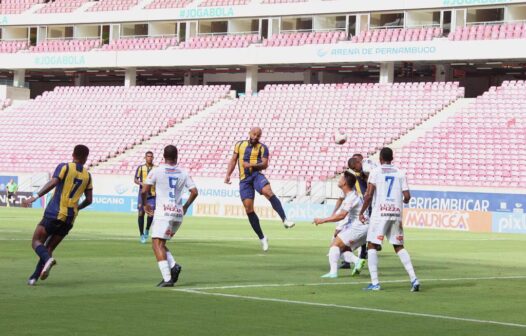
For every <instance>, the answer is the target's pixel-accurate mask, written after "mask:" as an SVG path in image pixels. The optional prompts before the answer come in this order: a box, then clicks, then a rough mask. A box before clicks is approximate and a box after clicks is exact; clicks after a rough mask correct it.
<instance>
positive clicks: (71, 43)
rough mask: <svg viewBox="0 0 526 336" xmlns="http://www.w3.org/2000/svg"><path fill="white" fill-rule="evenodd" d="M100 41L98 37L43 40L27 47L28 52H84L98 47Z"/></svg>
mask: <svg viewBox="0 0 526 336" xmlns="http://www.w3.org/2000/svg"><path fill="white" fill-rule="evenodd" d="M101 45H102V41H101V40H99V39H86V40H45V41H43V42H39V43H37V45H36V46H34V47H33V46H32V47H29V51H30V52H39V53H46V52H86V51H90V50H92V49H95V48H100V47H101Z"/></svg>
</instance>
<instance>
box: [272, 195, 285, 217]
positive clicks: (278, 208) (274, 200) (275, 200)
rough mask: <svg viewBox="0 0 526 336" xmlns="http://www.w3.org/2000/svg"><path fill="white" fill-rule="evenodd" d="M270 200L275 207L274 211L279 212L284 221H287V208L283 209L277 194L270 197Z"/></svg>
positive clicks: (273, 207)
mask: <svg viewBox="0 0 526 336" xmlns="http://www.w3.org/2000/svg"><path fill="white" fill-rule="evenodd" d="M269 201H270V204H272V209H274V211H276V212H277V213H278V215H279V217H280V218H281V220H282V221H285V219H287V216H286V215H285V210H283V207H282V206H281V202H280V201H279V198H278V197H277V196H276V195H274V196H272V197H271V198H270V199H269Z"/></svg>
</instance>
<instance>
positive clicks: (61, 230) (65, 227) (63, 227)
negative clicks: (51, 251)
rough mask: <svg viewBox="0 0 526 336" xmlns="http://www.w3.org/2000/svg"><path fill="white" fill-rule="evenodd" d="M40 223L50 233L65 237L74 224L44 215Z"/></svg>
mask: <svg viewBox="0 0 526 336" xmlns="http://www.w3.org/2000/svg"><path fill="white" fill-rule="evenodd" d="M38 225H42V226H43V227H44V228H45V229H46V232H47V233H48V234H49V235H57V236H62V237H65V236H67V235H68V233H69V230H71V229H72V228H73V224H71V223H66V222H63V221H61V220H58V219H56V218H47V217H44V218H42V220H41V221H40V223H39V224H38Z"/></svg>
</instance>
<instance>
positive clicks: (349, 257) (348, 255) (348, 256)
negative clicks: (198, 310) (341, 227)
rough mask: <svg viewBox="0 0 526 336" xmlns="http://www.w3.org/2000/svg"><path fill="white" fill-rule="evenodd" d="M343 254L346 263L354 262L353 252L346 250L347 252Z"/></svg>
mask: <svg viewBox="0 0 526 336" xmlns="http://www.w3.org/2000/svg"><path fill="white" fill-rule="evenodd" d="M342 256H343V260H344V261H345V262H346V263H349V264H350V263H352V252H350V251H345V252H343V254H342Z"/></svg>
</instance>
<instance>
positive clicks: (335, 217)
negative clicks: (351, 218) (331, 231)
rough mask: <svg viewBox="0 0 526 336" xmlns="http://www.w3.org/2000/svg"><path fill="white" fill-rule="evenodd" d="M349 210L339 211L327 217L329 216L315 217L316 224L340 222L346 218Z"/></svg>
mask: <svg viewBox="0 0 526 336" xmlns="http://www.w3.org/2000/svg"><path fill="white" fill-rule="evenodd" d="M348 213H349V212H348V211H344V210H342V211H338V212H337V213H335V214H333V215H331V216H329V217H327V218H314V224H316V225H320V224H323V223H334V222H339V221H341V220H342V219H344V218H345V217H346V216H347V214H348Z"/></svg>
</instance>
